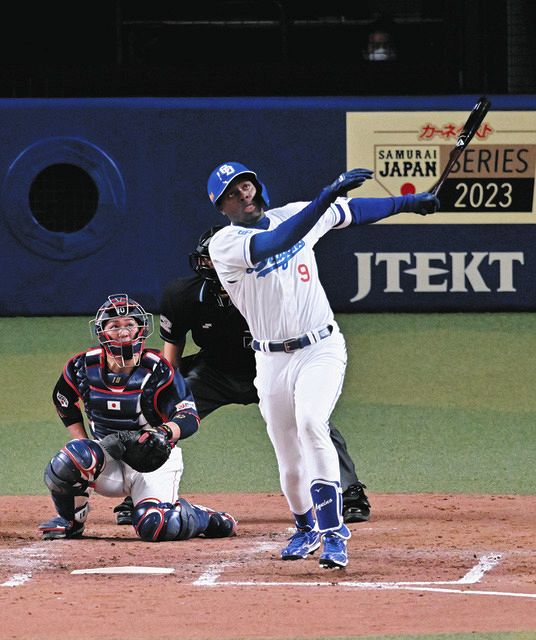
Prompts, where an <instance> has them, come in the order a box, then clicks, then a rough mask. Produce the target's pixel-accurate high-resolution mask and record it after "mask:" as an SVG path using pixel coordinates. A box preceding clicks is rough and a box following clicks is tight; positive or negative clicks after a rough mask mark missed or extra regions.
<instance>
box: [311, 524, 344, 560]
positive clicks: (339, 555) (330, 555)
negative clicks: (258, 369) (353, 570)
mask: <svg viewBox="0 0 536 640" xmlns="http://www.w3.org/2000/svg"><path fill="white" fill-rule="evenodd" d="M351 535H352V534H351V533H350V529H348V527H347V526H346V525H344V524H343V525H342V527H340V528H339V529H336V530H333V531H327V532H326V533H324V535H323V536H322V541H323V543H324V551H323V552H322V555H321V556H320V560H319V564H320V566H321V567H323V568H324V569H342V568H344V567H345V566H346V565H347V564H348V549H347V544H348V540H349V539H350V537H351Z"/></svg>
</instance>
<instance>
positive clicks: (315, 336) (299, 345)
mask: <svg viewBox="0 0 536 640" xmlns="http://www.w3.org/2000/svg"><path fill="white" fill-rule="evenodd" d="M332 333H333V326H332V325H331V324H328V325H327V326H326V327H324V328H323V329H319V330H318V331H311V332H310V333H307V334H305V335H304V336H300V337H299V338H290V339H289V340H283V341H282V342H268V341H267V340H252V341H251V346H252V348H253V349H254V350H255V351H285V352H286V353H290V352H291V351H296V350H297V349H303V348H304V347H308V346H309V345H310V344H315V342H320V340H323V339H324V338H327V337H328V336H330V335H331V334H332Z"/></svg>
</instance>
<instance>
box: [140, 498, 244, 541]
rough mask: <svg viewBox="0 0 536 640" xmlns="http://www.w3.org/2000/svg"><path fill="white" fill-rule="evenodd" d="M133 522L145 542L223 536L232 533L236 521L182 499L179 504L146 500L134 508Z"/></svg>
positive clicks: (226, 515)
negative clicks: (201, 536)
mask: <svg viewBox="0 0 536 640" xmlns="http://www.w3.org/2000/svg"><path fill="white" fill-rule="evenodd" d="M132 524H133V525H134V529H135V530H136V533H137V534H138V536H139V537H140V538H141V539H142V540H145V541H146V542H160V541H163V540H188V539H189V538H195V537H197V536H200V535H205V536H206V537H213V538H223V537H226V536H230V535H233V533H234V530H235V527H236V522H235V520H234V519H233V518H231V516H228V514H221V513H217V512H215V511H211V510H208V509H206V508H205V507H199V506H197V505H193V504H191V503H190V502H188V500H185V499H184V498H180V499H179V501H178V502H177V503H176V504H174V505H173V504H171V503H169V502H154V501H151V500H145V501H143V502H140V504H138V505H137V506H136V508H135V509H134V517H133V521H132Z"/></svg>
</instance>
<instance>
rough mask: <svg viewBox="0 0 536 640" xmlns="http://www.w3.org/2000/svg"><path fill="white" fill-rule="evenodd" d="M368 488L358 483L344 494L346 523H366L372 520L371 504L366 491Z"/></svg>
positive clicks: (343, 502) (343, 509) (343, 507)
mask: <svg viewBox="0 0 536 640" xmlns="http://www.w3.org/2000/svg"><path fill="white" fill-rule="evenodd" d="M366 488H367V487H366V485H364V484H363V483H362V482H359V481H358V482H356V483H355V484H352V485H351V486H349V487H348V489H346V491H345V492H344V493H343V494H342V513H343V517H344V522H346V523H349V522H366V521H367V520H368V519H369V518H370V502H369V500H368V498H367V495H366V494H365V491H364V489H366Z"/></svg>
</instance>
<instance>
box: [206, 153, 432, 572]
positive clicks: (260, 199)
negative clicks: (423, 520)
mask: <svg viewBox="0 0 536 640" xmlns="http://www.w3.org/2000/svg"><path fill="white" fill-rule="evenodd" d="M371 178H372V171H370V170H368V169H352V170H351V171H348V172H345V173H343V174H341V175H340V176H339V177H338V178H337V179H336V180H335V181H334V182H333V183H332V184H331V185H329V186H328V187H326V188H324V189H323V190H322V191H321V192H320V194H319V195H318V196H317V197H316V198H315V199H314V200H313V201H312V202H293V203H290V204H287V205H285V206H283V207H279V208H276V209H270V210H268V211H265V207H266V206H267V204H266V203H267V195H266V187H265V186H264V185H263V184H262V182H261V181H260V180H259V179H258V177H257V175H256V173H255V172H254V171H251V170H250V169H248V168H247V167H245V166H244V165H243V164H240V163H238V162H226V163H224V164H221V165H219V166H218V167H216V168H215V169H214V171H213V172H212V173H211V175H210V177H209V179H208V185H207V187H208V195H209V198H210V200H211V201H212V203H213V204H214V205H215V206H216V208H217V209H218V210H219V211H220V212H221V213H222V214H224V215H225V216H227V217H228V219H229V220H230V222H231V224H230V225H228V226H226V227H224V228H223V229H222V230H221V231H219V232H218V233H217V234H216V235H215V236H214V237H213V239H212V241H211V243H210V247H209V253H210V257H211V259H212V262H213V265H214V267H215V269H216V272H217V274H218V277H219V279H220V281H221V283H222V285H223V287H224V288H225V289H226V291H227V292H228V294H229V296H230V298H231V300H232V302H233V304H234V305H235V306H236V307H237V308H238V309H239V311H240V312H241V313H242V315H243V316H244V317H245V319H246V321H247V323H248V325H249V328H250V330H251V334H252V337H253V340H252V347H253V349H254V350H255V352H256V367H257V377H256V379H255V386H256V387H257V391H258V394H259V399H260V402H259V407H260V411H261V414H262V416H263V418H264V420H265V422H266V425H267V431H268V435H269V437H270V440H271V442H272V444H273V447H274V450H275V454H276V457H277V461H278V466H279V475H280V482H281V488H282V490H283V493H284V495H285V497H286V499H287V502H288V504H289V507H290V510H291V512H292V513H293V515H294V520H295V524H296V533H295V534H294V535H293V536H291V537H290V538H289V541H288V544H287V546H286V547H285V548H284V549H283V550H282V552H281V558H282V559H283V560H297V559H301V558H306V557H307V556H308V554H310V553H312V552H314V551H315V550H316V549H318V548H319V547H320V546H321V545H322V544H323V549H322V553H321V555H320V565H321V566H322V567H332V568H341V567H345V566H346V565H347V564H348V552H347V540H348V539H349V538H350V531H349V529H348V528H347V526H346V525H345V524H344V522H343V517H342V492H341V486H340V473H339V464H338V458H337V452H336V450H335V447H334V445H333V442H332V441H331V439H330V437H329V426H328V423H329V418H330V415H331V413H332V411H333V409H334V407H335V404H336V402H337V400H338V398H339V395H340V393H341V389H342V385H343V380H344V374H345V369H346V347H345V341H344V338H343V336H342V334H341V332H340V330H339V327H338V326H337V323H336V321H335V319H334V315H333V312H332V310H331V308H330V306H329V303H328V300H327V297H326V294H325V292H324V290H323V288H322V286H321V284H320V281H319V277H318V270H317V266H316V261H315V256H314V252H313V247H314V245H315V244H316V242H317V241H318V240H319V239H320V238H321V237H322V236H323V235H324V234H326V233H327V232H328V231H330V230H331V229H342V228H344V227H347V226H348V225H350V224H368V223H373V222H375V221H377V220H380V219H382V218H386V217H387V216H390V215H393V214H396V213H399V212H415V213H419V214H422V215H426V214H429V213H434V212H435V211H436V210H437V209H438V207H439V201H438V200H437V198H436V197H435V196H434V195H432V194H430V193H420V194H416V195H413V194H412V195H407V196H399V197H390V198H347V197H346V194H347V192H348V191H349V190H351V189H355V188H357V187H360V186H361V185H362V184H363V183H364V182H365V181H366V180H369V179H371Z"/></svg>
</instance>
